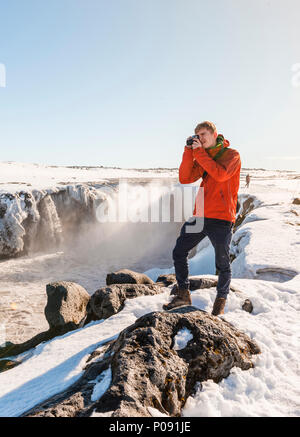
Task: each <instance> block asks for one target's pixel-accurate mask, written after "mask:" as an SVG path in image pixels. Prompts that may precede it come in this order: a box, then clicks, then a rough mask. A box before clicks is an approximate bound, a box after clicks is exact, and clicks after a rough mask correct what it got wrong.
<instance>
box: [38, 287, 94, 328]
mask: <svg viewBox="0 0 300 437" xmlns="http://www.w3.org/2000/svg"><path fill="white" fill-rule="evenodd" d="M46 292H47V297H48V302H47V305H46V307H45V316H46V319H47V321H48V323H49V326H50V329H51V328H57V327H59V326H64V325H66V324H68V323H74V324H75V325H78V326H79V325H80V324H81V323H82V321H83V320H84V319H85V317H86V307H87V304H88V302H89V300H90V296H89V294H88V292H87V291H86V290H85V289H84V288H83V287H81V285H79V284H76V283H75V282H66V281H60V282H52V283H51V284H47V286H46Z"/></svg>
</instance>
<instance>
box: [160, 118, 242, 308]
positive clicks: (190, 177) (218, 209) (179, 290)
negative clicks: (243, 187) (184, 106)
mask: <svg viewBox="0 0 300 437" xmlns="http://www.w3.org/2000/svg"><path fill="white" fill-rule="evenodd" d="M195 134H196V135H195V136H194V137H189V138H188V140H193V141H192V144H190V145H189V144H188V143H189V142H191V141H188V140H187V145H186V146H185V148H184V153H183V157H182V162H181V165H180V167H179V182H180V183H182V184H190V183H192V182H195V181H197V180H198V179H200V178H202V182H201V185H200V189H201V191H200V189H199V193H198V195H199V194H200V192H201V193H202V187H203V191H204V210H203V208H202V210H201V208H200V212H199V208H197V200H196V205H195V208H194V211H193V217H192V220H188V221H187V222H185V223H184V225H183V226H182V228H181V232H180V235H179V237H178V238H177V241H176V245H175V248H174V250H173V260H174V267H175V274H176V280H177V284H176V286H175V287H173V290H172V294H175V297H174V298H173V300H172V301H171V302H170V303H169V304H166V305H164V306H163V308H164V309H166V310H168V309H172V308H175V307H178V306H181V305H190V304H191V303H192V301H191V296H190V291H189V280H188V253H189V251H190V250H191V249H192V248H193V247H195V246H196V245H197V244H198V243H200V241H201V240H203V239H204V238H205V237H206V236H207V237H208V238H209V239H210V241H211V243H212V245H213V247H214V250H215V263H216V268H217V269H218V271H219V277H218V283H217V296H216V299H215V302H214V307H213V310H212V314H213V315H219V314H224V308H225V304H226V298H227V295H228V293H229V289H230V281H231V266H230V256H229V247H230V241H231V237H232V228H233V225H234V223H235V215H236V205H237V197H238V189H239V184H240V169H241V159H240V154H239V152H238V151H237V150H234V149H231V148H229V145H230V143H229V141H228V140H226V139H224V137H223V135H218V133H217V129H216V126H215V125H214V124H213V123H212V122H210V121H204V122H203V123H200V124H198V125H197V126H196V128H195ZM198 195H197V198H198ZM198 217H200V218H201V220H202V221H203V228H202V230H201V231H200V232H197V228H196V227H195V228H194V231H191V230H190V229H191V228H190V226H194V225H197V224H199V223H198ZM187 226H188V228H187Z"/></svg>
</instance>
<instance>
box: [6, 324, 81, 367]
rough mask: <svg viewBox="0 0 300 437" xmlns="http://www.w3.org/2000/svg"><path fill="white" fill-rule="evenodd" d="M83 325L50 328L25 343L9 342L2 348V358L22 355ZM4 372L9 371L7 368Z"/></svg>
mask: <svg viewBox="0 0 300 437" xmlns="http://www.w3.org/2000/svg"><path fill="white" fill-rule="evenodd" d="M80 326H81V325H76V324H75V323H72V322H70V323H66V324H65V325H63V326H57V327H55V328H50V329H48V331H44V332H40V333H39V334H37V335H35V336H34V337H32V338H30V339H29V340H26V341H24V342H23V343H11V342H7V344H6V345H5V346H3V347H0V358H3V357H11V356H15V355H19V354H22V353H23V352H26V351H28V350H30V349H32V348H34V347H36V346H37V345H39V344H40V343H42V342H44V341H48V340H51V339H52V338H54V337H57V336H60V335H64V334H66V333H67V332H69V331H73V330H74V329H77V328H79V327H80ZM3 370H7V367H5V368H4V369H3Z"/></svg>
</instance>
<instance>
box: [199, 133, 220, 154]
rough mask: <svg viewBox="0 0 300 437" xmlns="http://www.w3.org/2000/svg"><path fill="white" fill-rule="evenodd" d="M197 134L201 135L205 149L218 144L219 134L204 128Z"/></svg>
mask: <svg viewBox="0 0 300 437" xmlns="http://www.w3.org/2000/svg"><path fill="white" fill-rule="evenodd" d="M196 134H197V135H199V138H200V142H201V144H202V146H203V147H204V148H205V149H207V148H208V147H211V146H214V145H215V144H216V138H217V135H218V134H217V132H211V131H210V130H208V129H206V128H203V129H199V130H198V131H197V133H196Z"/></svg>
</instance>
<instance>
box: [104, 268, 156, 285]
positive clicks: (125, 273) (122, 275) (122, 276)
mask: <svg viewBox="0 0 300 437" xmlns="http://www.w3.org/2000/svg"><path fill="white" fill-rule="evenodd" d="M106 284H107V285H111V284H154V282H153V281H152V279H150V278H149V277H148V276H147V275H145V274H144V273H138V272H134V271H133V270H129V269H121V270H118V271H117V272H112V273H108V274H107V276H106Z"/></svg>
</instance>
